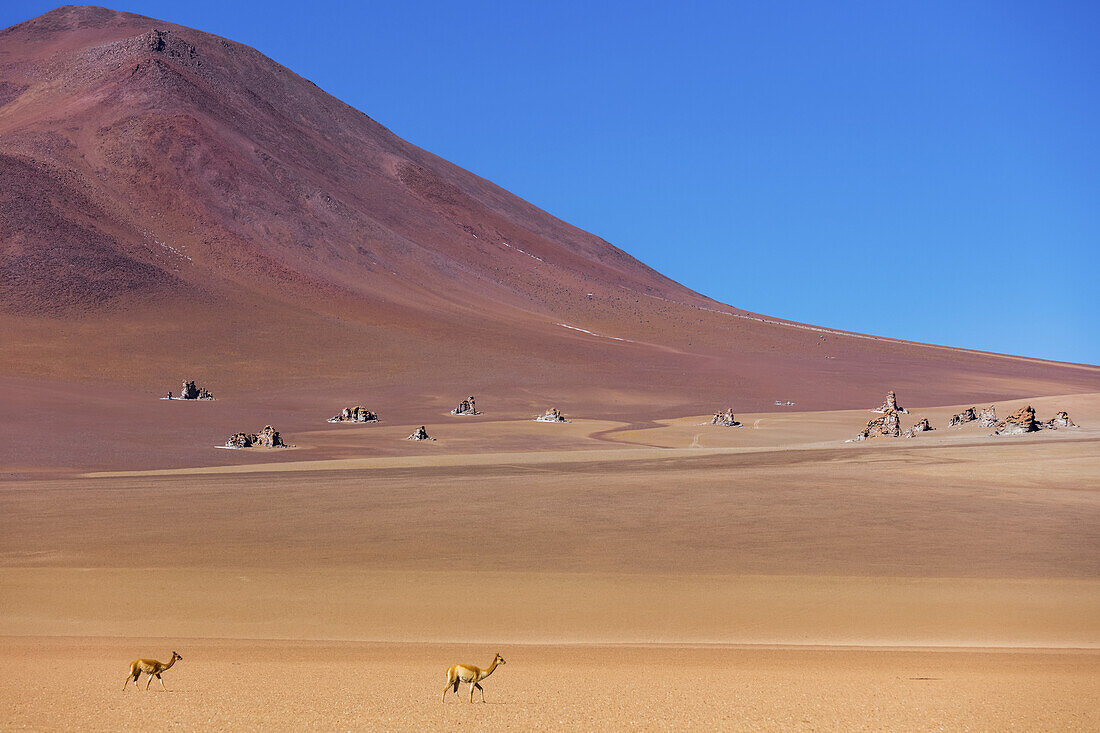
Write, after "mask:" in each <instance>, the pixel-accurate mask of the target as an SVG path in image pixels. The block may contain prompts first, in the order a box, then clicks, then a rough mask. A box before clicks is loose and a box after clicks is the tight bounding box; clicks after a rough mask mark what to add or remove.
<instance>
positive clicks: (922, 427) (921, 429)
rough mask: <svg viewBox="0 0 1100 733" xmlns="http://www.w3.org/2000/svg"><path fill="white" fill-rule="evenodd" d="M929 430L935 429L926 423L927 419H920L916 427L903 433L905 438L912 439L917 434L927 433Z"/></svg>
mask: <svg viewBox="0 0 1100 733" xmlns="http://www.w3.org/2000/svg"><path fill="white" fill-rule="evenodd" d="M929 430H935V428H934V427H932V426H931V425H930V424H929V423H928V418H926V417H922V418H921V419H920V420H918V421H917V424H916V425H914V426H913V427H911V428H909V429H908V430H906V431H905V437H906V438H914V437H916V435H917V433H927V432H928V431H929Z"/></svg>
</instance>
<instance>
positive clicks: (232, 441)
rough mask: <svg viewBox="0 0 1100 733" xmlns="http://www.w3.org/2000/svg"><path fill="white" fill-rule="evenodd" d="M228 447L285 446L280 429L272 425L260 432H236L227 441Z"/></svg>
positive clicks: (266, 426)
mask: <svg viewBox="0 0 1100 733" xmlns="http://www.w3.org/2000/svg"><path fill="white" fill-rule="evenodd" d="M225 447H226V448H285V447H287V446H286V443H284V442H283V437H282V436H281V435H280V434H279V431H278V430H276V429H275V428H273V427H271V426H270V425H265V426H264V429H263V430H261V431H260V432H258V433H236V434H235V435H233V436H232V437H231V438H229V440H227V441H225Z"/></svg>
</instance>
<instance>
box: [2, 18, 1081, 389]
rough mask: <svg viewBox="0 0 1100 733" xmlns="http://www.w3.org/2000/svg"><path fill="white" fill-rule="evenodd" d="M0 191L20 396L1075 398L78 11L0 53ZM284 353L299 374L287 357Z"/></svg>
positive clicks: (265, 67) (1031, 375)
mask: <svg viewBox="0 0 1100 733" xmlns="http://www.w3.org/2000/svg"><path fill="white" fill-rule="evenodd" d="M0 186H2V187H3V190H4V191H5V192H6V193H7V194H8V195H7V196H5V197H4V202H3V203H0V207H3V208H2V209H0V261H2V262H3V265H4V267H3V273H2V274H0V312H4V313H6V314H7V316H8V325H7V329H8V333H9V335H10V336H11V337H12V338H11V339H9V343H14V344H15V347H14V349H13V350H11V351H10V352H9V356H7V357H5V359H4V361H6V362H8V364H7V367H6V368H5V364H4V363H2V362H0V373H10V374H13V375H26V374H27V373H28V372H31V373H38V371H39V368H36V367H35V365H37V364H40V363H42V362H44V361H45V362H48V361H49V360H50V358H51V356H50V355H51V354H56V353H57V352H58V351H59V350H62V349H64V345H65V343H66V342H67V341H69V340H72V341H74V343H80V342H84V341H87V342H89V344H90V348H87V349H84V350H83V351H82V361H81V364H83V365H84V366H81V367H78V366H77V365H76V363H75V362H74V363H69V362H68V361H65V360H63V359H62V360H59V359H57V358H53V361H52V362H51V363H50V366H49V369H48V370H47V371H48V372H49V373H51V374H53V375H54V376H56V377H58V378H65V377H66V376H72V375H75V374H80V375H82V376H90V375H96V378H104V379H114V380H119V381H122V382H125V383H128V384H134V385H143V384H148V383H150V382H152V381H153V380H154V375H156V376H155V379H156V380H160V379H162V378H163V377H162V376H161V375H162V374H163V373H164V372H165V371H167V370H168V369H170V368H173V366H172V365H175V367H174V368H175V369H177V370H178V369H179V368H181V367H180V366H179V365H180V364H190V365H192V368H195V369H200V370H201V369H208V370H211V371H212V372H213V371H217V370H224V369H226V368H230V365H235V366H233V368H234V369H235V373H234V376H233V377H232V379H236V380H238V381H239V382H240V383H241V384H242V385H244V384H257V385H258V384H262V383H264V382H265V380H269V379H271V376H270V375H271V374H274V373H279V374H282V375H283V378H284V379H289V380H291V381H294V380H298V381H308V380H310V379H311V375H313V378H318V377H317V375H326V377H325V378H331V379H341V378H346V379H360V378H363V377H364V376H365V375H367V374H371V373H376V372H377V371H382V372H384V373H387V374H391V375H399V374H401V373H405V374H407V375H409V376H410V378H411V377H412V375H413V374H414V373H416V378H417V379H419V380H421V381H422V382H424V383H426V384H427V383H432V382H433V381H439V382H441V383H451V382H452V381H458V382H465V381H470V380H477V379H482V380H483V381H486V382H488V383H490V384H495V385H498V386H499V387H500V388H505V387H507V388H510V389H521V388H523V389H526V388H527V387H523V386H522V385H528V386H529V385H532V384H534V385H539V388H540V389H541V388H543V386H545V388H546V389H547V390H548V391H554V392H569V391H577V390H579V391H581V392H586V393H588V394H590V395H593V394H597V393H601V394H620V398H621V393H630V394H631V395H634V397H632V399H635V398H636V399H641V397H640V396H639V395H641V394H643V393H646V392H647V391H648V392H652V399H653V400H654V401H655V402H661V401H666V400H671V401H672V402H673V403H675V404H698V403H702V402H708V403H709V402H710V401H711V400H716V399H719V398H720V396H721V395H723V394H725V395H730V394H733V395H735V396H738V398H739V399H743V400H744V401H745V402H746V403H748V404H750V405H751V406H753V407H757V408H759V407H762V406H766V404H768V403H770V401H771V397H772V396H773V395H774V396H780V394H777V393H781V394H789V393H793V394H794V395H796V396H798V397H799V398H800V401H802V402H803V404H805V402H806V401H808V402H809V403H810V405H812V406H820V407H822V408H825V407H832V408H835V407H844V406H853V405H854V404H856V403H857V401H858V400H861V399H863V397H862V395H863V394H864V393H865V392H866V391H868V390H873V391H874V392H878V391H882V387H884V386H890V387H909V388H910V389H911V390H912V389H915V390H917V393H918V394H921V395H924V394H926V395H927V396H928V397H929V398H930V399H934V400H940V401H942V402H947V403H954V402H960V401H964V399H965V398H966V397H968V396H969V395H980V396H989V395H993V396H997V395H1005V396H1018V395H1020V394H1029V393H1030V392H1028V390H1033V391H1034V393H1035V394H1039V393H1047V394H1049V393H1051V390H1057V391H1062V392H1067V391H1074V392H1084V391H1091V390H1093V389H1094V388H1095V389H1098V390H1100V370H1097V369H1095V368H1093V367H1089V366H1087V365H1086V366H1083V367H1074V366H1072V365H1061V364H1057V363H1049V362H1043V361H1040V360H1027V359H1023V358H1022V357H1007V356H999V355H989V354H982V353H980V352H972V351H967V350H960V349H949V348H948V347H928V346H924V345H920V344H913V343H909V342H904V341H898V340H894V339H888V338H883V337H874V336H867V335H863V334H852V333H848V332H844V331H839V330H834V329H827V328H821V327H815V326H810V325H807V324H798V323H793V322H789V321H785V320H783V319H777V318H770V317H767V316H761V315H759V314H755V313H752V312H749V311H745V310H742V309H739V308H735V307H733V306H728V305H725V304H722V303H719V302H717V301H714V300H712V299H710V298H707V297H705V296H703V295H701V294H699V293H696V292H694V291H692V290H690V289H689V288H686V287H684V286H682V285H680V284H678V283H675V282H674V281H672V280H670V279H669V278H667V277H665V276H663V275H661V274H660V273H657V272H656V271H655V270H653V269H652V268H650V267H648V266H646V265H645V264H643V263H641V262H639V261H637V260H635V259H634V258H632V257H630V256H629V255H628V254H627V253H625V252H623V251H622V250H620V249H618V248H616V247H614V246H613V245H611V244H609V243H607V242H605V241H604V240H602V239H600V238H599V237H596V236H594V235H591V234H588V233H586V232H583V231H582V230H580V229H578V228H576V227H574V226H572V225H570V224H568V223H566V222H563V221H561V220H559V219H557V218H555V217H553V216H551V215H550V214H548V213H546V212H544V211H542V210H541V209H539V208H538V207H536V206H534V205H532V204H530V203H529V202H526V201H523V200H522V199H519V198H518V197H515V196H514V195H512V194H510V193H508V192H507V191H505V190H504V189H502V188H500V187H499V186H496V185H495V184H493V183H491V182H490V181H487V180H485V179H483V178H481V177H479V176H477V175H475V174H473V173H471V172H469V171H466V170H465V169H462V168H460V167H458V166H455V165H453V164H451V163H448V162H447V161H445V160H443V159H442V158H439V157H438V156H435V155H433V154H432V153H430V152H427V151H424V150H421V149H420V148H418V147H416V146H415V145H412V144H411V143H408V142H407V141H404V140H402V139H401V138H399V137H397V136H396V135H394V134H393V133H392V132H390V131H389V130H388V129H387V128H385V126H383V125H381V124H380V123H378V122H376V121H375V120H373V119H371V118H370V117H369V116H367V115H366V114H364V113H363V112H360V111H358V110H355V109H354V108H352V107H350V106H349V105H347V104H345V103H343V102H341V101H340V100H337V99H335V98H334V97H331V96H330V95H328V94H327V93H325V92H324V91H323V90H321V89H320V88H319V87H317V86H316V85H315V84H313V83H312V82H310V81H308V80H306V79H304V78H303V77H300V76H299V75H297V74H295V73H294V72H293V71H291V70H289V69H286V68H285V67H283V66H281V65H279V64H278V63H277V62H275V61H272V60H271V59H269V58H267V57H266V56H264V55H263V54H261V53H260V52H259V51H256V50H255V49H251V48H249V47H247V46H244V45H242V44H238V43H235V42H233V41H230V40H227V39H224V38H220V37H218V36H215V35H212V34H208V33H204V32H202V31H196V30H193V29H188V28H185V27H183V26H178V25H176V24H172V23H167V22H163V21H159V20H154V19H151V18H146V17H144V16H139V15H134V14H129V13H120V12H118V11H112V10H107V9H104V8H96V7H94V6H64V7H61V8H58V9H57V10H54V11H50V12H49V13H46V14H45V15H43V16H39V17H38V18H35V19H31V20H28V21H25V22H24V23H20V24H17V25H15V26H12V27H10V28H8V29H5V30H3V31H0ZM134 313H141V318H142V319H143V320H142V322H143V323H144V322H146V321H147V322H148V323H147V326H144V327H142V328H137V327H131V325H128V321H127V318H128V317H131V314H134ZM268 319H271V321H272V322H264V321H266V320H268ZM32 322H33V324H34V325H35V330H34V331H33V332H32V331H30V330H29V329H30V325H29V324H31V323H32ZM157 324H159V326H158V325H157ZM158 328H159V331H160V332H161V336H160V337H159V338H153V337H151V336H150V334H149V333H147V332H146V330H148V331H157V330H158ZM27 333H32V338H30V340H29V341H28V339H27V337H26V334H27ZM74 333H75V335H74ZM366 333H369V334H370V337H369V339H367V341H364V338H366V337H365V336H364V334H366ZM195 334H207V336H206V337H199V338H200V340H201V339H202V338H205V339H206V340H207V342H208V343H207V346H208V349H207V351H206V352H204V351H203V350H202V349H201V344H196V343H194V341H195V339H196V336H195ZM212 334H218V337H217V338H216V339H215V338H214V337H213V336H212ZM280 339H282V340H283V341H284V346H283V347H280V345H279V340H280ZM303 343H313V344H315V348H316V349H317V350H318V352H319V353H311V354H302V355H301V361H300V362H296V361H293V360H291V359H288V357H287V356H286V354H287V353H290V352H293V351H294V349H291V348H289V347H288V346H287V345H290V344H295V345H300V344H303ZM133 353H140V354H141V355H142V357H143V358H142V361H141V363H140V365H130V364H127V362H126V358H127V355H129V354H133ZM341 353H343V354H351V353H367V354H370V355H371V356H370V359H369V361H368V363H365V364H354V363H344V364H341V362H340V359H339V354H341ZM947 357H950V358H947ZM429 363H431V364H433V365H434V366H432V367H429V366H428V364H429ZM411 365H417V366H416V368H413V366H411ZM402 370H411V371H405V372H403V371H402ZM982 375H985V376H984V377H983V376H982ZM394 378H397V377H396V376H395V377H394ZM609 390H610V392H608V391H609ZM590 399H592V400H596V398H595V397H590ZM600 399H601V400H603V401H604V402H606V401H607V400H608V399H609V398H607V397H603V398H600Z"/></svg>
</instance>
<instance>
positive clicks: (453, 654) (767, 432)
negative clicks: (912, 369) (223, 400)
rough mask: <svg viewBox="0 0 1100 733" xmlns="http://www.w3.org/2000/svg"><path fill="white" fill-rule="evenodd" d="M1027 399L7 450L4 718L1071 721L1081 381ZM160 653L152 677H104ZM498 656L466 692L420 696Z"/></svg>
mask: <svg viewBox="0 0 1100 733" xmlns="http://www.w3.org/2000/svg"><path fill="white" fill-rule="evenodd" d="M151 399H154V398H151ZM1028 402H1029V403H1030V404H1032V405H1034V406H1035V408H1036V410H1037V412H1038V414H1039V416H1040V417H1041V418H1043V419H1046V418H1047V417H1049V416H1050V415H1053V414H1054V411H1055V410H1056V409H1066V410H1068V411H1069V413H1070V415H1071V416H1072V417H1073V419H1074V420H1075V421H1076V422H1078V423H1079V424H1081V425H1082V427H1081V428H1079V429H1076V430H1073V429H1068V430H1067V429H1062V430H1057V431H1042V432H1040V433H1037V434H1034V435H1032V436H1000V437H991V436H990V435H989V432H990V431H989V429H988V428H980V427H977V426H976V425H974V424H971V425H970V426H967V427H964V428H961V429H950V428H947V427H946V422H947V420H946V418H947V416H948V415H950V414H951V413H953V412H956V411H958V409H960V408H961V407H965V406H968V405H963V406H945V407H935V408H926V409H918V408H915V407H914V406H913V405H907V407H909V408H910V410H911V414H910V415H908V416H903V417H904V418H905V419H906V420H908V421H911V422H916V420H917V419H919V418H920V417H924V416H927V417H929V418H930V419H931V421H932V424H933V425H934V426H936V427H937V428H938V429H937V430H936V431H934V432H931V433H925V434H921V435H919V436H918V437H917V438H915V439H911V440H905V439H879V440H874V441H868V442H865V443H862V444H853V443H846V442H844V441H845V439H846V438H848V437H851V436H852V435H854V434H855V433H856V432H857V431H858V430H859V429H860V428H861V427H862V426H863V424H864V423H865V422H866V420H867V419H868V418H869V417H871V413H870V412H868V411H854V410H853V411H839V412H819V413H797V412H793V410H792V408H786V409H788V410H792V411H780V412H773V413H761V414H757V415H750V414H745V415H739V416H738V417H739V419H740V420H742V422H743V423H744V424H745V427H743V428H722V427H717V426H712V425H706V424H702V423H705V422H707V420H708V416H695V417H684V418H675V419H667V420H664V419H662V420H654V421H652V422H651V423H650V424H647V425H641V424H633V425H632V424H627V423H616V422H614V421H607V420H603V421H600V420H591V421H589V420H585V419H584V416H582V415H572V416H571V417H573V418H574V421H573V422H571V423H567V424H543V423H535V422H532V421H529V420H518V419H515V420H501V419H498V418H494V417H493V416H492V415H488V414H487V415H485V416H482V417H478V418H458V417H450V416H443V415H437V416H435V421H434V423H435V425H434V426H433V430H432V432H433V433H434V434H436V435H437V437H438V438H439V440H437V441H436V442H434V443H428V444H423V443H421V444H416V443H410V442H406V441H404V440H402V438H403V437H404V436H405V435H407V434H408V433H409V432H410V431H411V429H412V427H414V425H411V424H405V425H401V424H389V423H386V422H383V423H381V424H378V425H366V426H353V425H330V424H326V423H324V417H327V415H318V424H317V427H316V429H315V430H313V431H309V432H302V433H298V434H293V435H288V436H287V438H288V440H289V441H290V442H293V443H294V444H295V445H296V446H297V447H296V448H295V449H292V450H287V451H271V450H267V451H238V452H227V451H219V450H217V449H216V448H214V447H213V445H211V446H210V447H208V448H205V449H204V448H196V449H193V450H190V451H189V452H188V456H189V457H190V463H191V465H190V466H184V467H179V466H169V467H166V468H163V469H149V470H138V471H135V470H129V469H126V468H122V469H121V470H95V471H81V470H79V469H73V468H71V467H64V466H54V467H49V466H44V467H42V468H40V470H38V471H37V472H32V473H27V472H23V473H20V474H19V475H14V474H13V476H12V478H10V479H7V480H4V481H3V482H2V483H0V517H3V519H2V521H3V532H2V533H0V562H2V567H0V628H2V629H3V633H4V637H3V638H2V639H0V727H3V728H22V727H24V726H26V727H30V728H35V729H56V728H74V727H90V728H123V727H130V726H133V725H139V724H140V725H148V726H149V727H153V728H163V727H183V728H204V727H211V726H216V727H230V726H243V727H250V728H261V727H262V728H264V729H303V728H317V729H336V728H341V729H343V728H352V729H355V728H361V729H369V728H374V729H378V728H391V729H400V728H410V727H412V728H438V729H443V728H452V727H454V726H456V725H470V726H478V727H486V728H494V729H495V728H503V729H516V730H521V729H531V728H533V727H562V728H575V729H588V730H591V729H607V728H627V727H637V728H643V729H644V728H672V727H675V728H694V729H713V728H715V727H719V728H726V729H745V730H762V729H763V730H767V729H772V730H789V729H805V730H819V729H874V730H881V729H937V728H941V727H942V728H944V729H950V730H963V729H967V728H969V729H971V730H1003V729H1006V728H1011V727H1015V728H1017V729H1032V730H1034V729H1059V730H1061V729H1070V730H1090V729H1092V730H1095V729H1096V728H1097V727H1098V726H1100V715H1098V714H1097V712H1096V711H1097V710H1098V709H1100V704H1098V703H1100V648H1098V647H1100V501H1098V490H1100V486H1098V483H1100V482H1098V477H1100V395H1096V394H1086V395H1068V396H1063V397H1047V398H1040V399H1035V400H1030V401H1028ZM1023 403H1024V401H1012V402H1006V403H1003V404H998V405H997V410H998V413H999V414H1001V415H1007V414H1008V413H1009V412H1010V411H1012V410H1013V409H1015V408H1016V407H1018V406H1019V405H1020V404H1023ZM154 404H157V405H158V407H157V409H161V406H162V405H165V404H167V407H166V408H164V409H175V410H179V411H194V410H201V409H204V408H209V407H211V406H212V405H202V404H185V403H175V404H169V403H154ZM214 404H216V403H214ZM903 404H904V401H903ZM135 450H137V451H138V452H139V453H140V449H135ZM226 453H231V455H232V458H233V460H234V461H235V462H234V463H232V464H230V465H226V464H225V463H224V457H225V454H226ZM204 456H205V457H208V458H209V460H203V457H204ZM30 459H33V462H34V463H36V464H42V463H43V461H42V460H41V459H40V458H36V457H34V456H30ZM129 463H130V461H129V460H125V461H120V462H119V465H120V466H126V465H128V464H129ZM172 650H177V651H179V652H180V653H181V654H182V655H183V657H184V660H183V661H181V662H178V663H177V665H176V667H175V668H173V669H172V670H170V671H168V672H167V673H165V675H164V680H165V682H166V684H167V686H168V688H169V690H170V692H169V693H164V692H162V691H160V690H159V689H158V685H157V683H156V681H155V680H154V687H153V688H152V689H150V691H149V692H145V691H144V690H142V691H141V692H135V691H134V690H133V689H131V690H128V691H127V692H125V693H124V692H122V691H121V690H122V682H123V679H124V677H125V674H126V669H127V665H128V663H129V661H130V660H131V659H133V658H136V657H156V658H160V659H162V660H166V659H168V657H169V656H170V654H171V651H172ZM496 652H500V653H501V654H503V655H504V657H505V658H506V659H507V660H508V663H507V664H506V665H505V666H503V667H500V668H499V669H498V670H497V671H496V672H495V673H494V675H493V676H492V677H490V678H489V679H488V680H487V681H486V682H485V683H484V687H485V690H486V699H487V701H488V703H487V704H486V705H484V706H481V705H480V704H478V705H474V706H470V705H469V704H468V703H467V702H465V695H466V688H465V686H463V688H462V691H461V693H460V696H459V697H458V698H453V699H452V698H451V697H450V696H449V697H448V699H447V702H446V704H441V703H440V700H439V698H440V694H441V692H442V690H443V685H444V682H445V677H444V670H445V669H446V667H447V666H449V665H450V664H453V663H455V662H460V661H461V662H466V663H473V664H479V665H488V663H489V662H490V661H491V659H492V657H493V654H494V653H496ZM142 684H143V686H144V678H143V682H142ZM478 699H480V698H478Z"/></svg>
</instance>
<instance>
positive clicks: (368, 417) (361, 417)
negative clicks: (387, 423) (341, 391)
mask: <svg viewBox="0 0 1100 733" xmlns="http://www.w3.org/2000/svg"><path fill="white" fill-rule="evenodd" d="M329 422H378V413H375V412H371V411H370V410H368V409H367V408H365V407H363V406H362V405H356V406H355V407H345V408H344V409H343V410H341V411H340V414H339V415H334V416H333V417H332V418H330V419H329Z"/></svg>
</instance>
